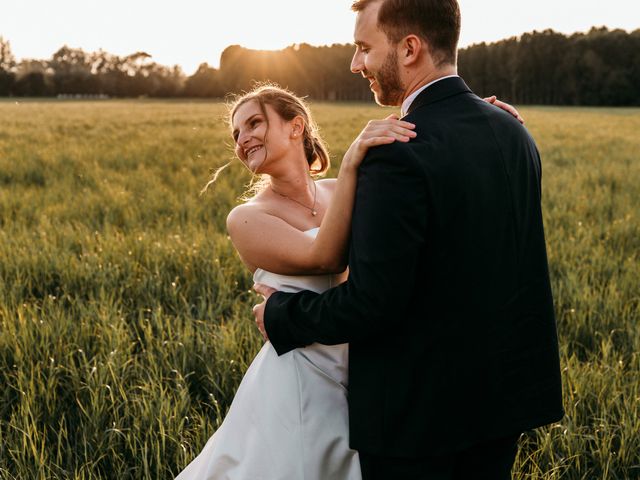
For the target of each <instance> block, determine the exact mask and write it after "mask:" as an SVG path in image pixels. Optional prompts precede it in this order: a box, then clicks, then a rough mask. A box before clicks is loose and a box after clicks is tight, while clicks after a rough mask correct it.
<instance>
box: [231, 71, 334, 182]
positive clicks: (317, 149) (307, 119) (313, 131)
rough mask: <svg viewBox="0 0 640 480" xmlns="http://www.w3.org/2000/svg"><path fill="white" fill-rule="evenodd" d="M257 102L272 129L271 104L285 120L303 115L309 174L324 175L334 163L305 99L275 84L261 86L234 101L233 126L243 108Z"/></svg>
mask: <svg viewBox="0 0 640 480" xmlns="http://www.w3.org/2000/svg"><path fill="white" fill-rule="evenodd" d="M251 101H255V102H256V103H257V104H258V105H259V106H260V110H261V111H262V115H264V117H265V119H266V122H267V129H268V128H269V119H268V117H267V109H266V106H267V105H269V106H271V108H273V109H274V110H275V111H276V113H277V114H278V115H279V116H280V118H282V119H283V120H284V121H286V122H289V121H291V120H293V119H294V118H295V117H297V116H300V117H302V119H303V120H304V132H303V134H302V138H303V145H304V154H305V156H306V158H307V163H308V164H309V173H310V174H311V175H312V176H314V177H316V176H322V175H324V174H325V173H326V172H327V170H329V167H330V166H331V162H330V160H329V153H328V152H327V148H326V146H325V145H324V142H323V141H322V139H321V138H320V135H319V133H318V126H317V125H316V123H315V121H314V120H313V118H312V116H311V112H310V111H309V107H308V106H307V105H306V103H305V102H304V100H302V99H301V98H300V97H298V96H297V95H295V94H294V93H292V92H290V91H289V90H287V89H284V88H282V87H279V86H278V85H275V84H272V83H266V84H259V85H257V86H256V87H255V88H254V89H253V90H251V91H250V92H248V93H245V94H244V95H241V96H239V97H237V98H235V99H234V100H233V102H232V103H231V105H230V109H229V124H230V125H231V123H232V122H233V117H234V115H235V114H236V112H237V111H238V108H240V107H241V106H242V105H244V104H245V103H247V102H251Z"/></svg>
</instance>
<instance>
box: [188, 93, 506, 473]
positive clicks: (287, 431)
mask: <svg viewBox="0 0 640 480" xmlns="http://www.w3.org/2000/svg"><path fill="white" fill-rule="evenodd" d="M491 100H494V99H493V98H492V99H491ZM491 100H490V101H491ZM498 105H504V107H503V108H505V109H507V110H509V109H510V108H511V107H510V106H508V105H506V104H498ZM510 111H511V110H510ZM230 121H231V127H232V130H233V139H234V141H235V152H236V155H237V157H238V158H239V159H240V161H241V162H242V163H243V164H244V165H245V166H246V167H247V168H248V169H249V170H251V172H253V173H254V174H261V175H264V176H265V178H267V179H268V180H267V181H265V182H264V185H263V186H262V187H261V188H260V191H259V192H258V193H257V194H256V195H255V196H254V197H253V198H251V199H250V200H249V201H248V202H246V203H244V204H242V205H240V206H238V207H236V208H234V209H233V210H232V211H231V213H230V214H229V216H228V218H227V228H228V231H229V235H230V237H231V240H232V242H233V244H234V246H235V247H236V249H237V250H238V253H239V254H240V257H241V259H242V261H243V262H244V264H245V265H246V266H247V268H249V269H250V270H251V271H252V272H253V273H254V281H255V282H256V283H262V284H265V285H268V286H271V287H273V288H275V289H277V290H280V291H285V292H296V291H300V290H312V291H315V292H318V293H320V292H322V291H324V290H326V289H328V288H330V287H332V286H335V285H337V284H338V283H340V282H343V281H344V280H345V279H346V272H345V270H346V258H347V244H348V238H349V231H350V223H351V211H352V207H353V202H354V197H355V188H356V180H357V170H358V166H359V164H360V162H361V161H362V159H363V158H364V155H365V153H366V151H367V150H368V149H369V148H371V147H374V146H377V145H382V144H386V143H392V142H395V141H398V142H408V141H410V140H411V139H412V138H414V137H415V136H416V133H415V132H414V131H413V128H414V125H413V124H411V123H408V122H404V121H402V120H400V119H398V117H397V116H395V115H391V116H389V117H387V118H386V119H384V120H378V121H371V122H369V123H368V125H367V126H366V127H365V128H364V130H363V131H362V132H361V133H360V135H359V136H358V137H357V138H356V140H355V141H354V142H353V143H352V145H351V146H350V147H349V149H348V151H347V152H346V154H345V156H344V158H343V160H342V163H341V166H340V171H339V174H338V179H337V180H336V179H323V180H314V177H318V176H320V175H322V174H324V173H325V172H326V171H327V170H328V168H329V155H328V153H327V151H326V149H325V147H324V145H323V142H322V140H321V139H320V137H319V135H318V133H317V128H316V125H315V123H314V121H313V119H312V117H311V115H310V112H309V110H308V108H307V106H306V105H305V104H304V102H303V101H302V100H301V99H300V98H298V97H296V96H295V95H293V94H292V93H290V92H288V91H287V90H284V89H281V88H279V87H276V86H272V85H263V86H260V87H257V88H256V89H254V90H253V91H251V92H250V93H248V94H246V95H244V96H242V97H240V98H239V99H238V100H236V102H235V103H234V104H233V106H232V107H231V115H230ZM263 333H264V332H263ZM347 362H348V345H347V344H343V345H333V346H326V345H320V344H313V345H310V346H308V347H305V348H299V349H296V350H293V351H291V352H289V353H287V354H285V355H282V356H281V357H278V355H277V354H276V352H275V350H274V349H273V347H272V346H271V344H270V343H269V342H267V343H265V345H264V346H263V347H262V349H261V350H260V352H259V353H258V355H257V356H256V357H255V359H254V360H253V362H252V363H251V365H250V367H249V368H248V370H247V372H246V374H245V376H244V378H243V380H242V382H241V384H240V386H239V388H238V391H237V392H236V395H235V397H234V400H233V402H232V404H231V407H230V408H229V412H228V413H227V416H226V418H225V420H224V422H223V423H222V425H221V426H220V428H219V429H218V430H217V431H216V433H215V434H214V435H213V436H212V437H211V438H210V439H209V441H208V442H207V444H206V445H205V446H204V448H203V450H202V452H201V453H200V455H198V456H197V457H196V458H195V459H194V460H193V461H192V462H191V463H190V464H189V465H188V466H187V468H186V469H185V470H184V471H183V472H182V473H180V475H179V476H178V477H177V480H196V479H198V480H257V479H264V480H302V479H305V480H331V479H335V480H360V478H361V474H360V463H359V459H358V453H357V452H356V451H355V450H351V449H350V448H349V441H348V435H349V429H348V418H347Z"/></svg>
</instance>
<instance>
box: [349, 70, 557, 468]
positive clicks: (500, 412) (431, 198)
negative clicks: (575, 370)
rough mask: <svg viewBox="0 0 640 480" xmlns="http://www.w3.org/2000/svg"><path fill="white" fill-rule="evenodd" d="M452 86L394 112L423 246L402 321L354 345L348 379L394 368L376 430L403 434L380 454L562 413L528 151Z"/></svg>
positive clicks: (522, 136) (508, 429) (505, 121)
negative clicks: (372, 343) (417, 203)
mask: <svg viewBox="0 0 640 480" xmlns="http://www.w3.org/2000/svg"><path fill="white" fill-rule="evenodd" d="M454 81H455V82H459V83H461V84H462V82H461V81H460V80H459V79H455V80H454ZM442 82H449V84H451V83H452V82H451V81H450V80H443V81H442ZM446 88H447V87H446V86H442V87H441V88H440V91H446ZM452 92H455V93H452V94H451V95H448V96H447V95H444V94H441V95H439V96H438V95H436V96H435V97H434V96H433V95H434V94H433V93H432V94H431V95H432V96H431V100H429V101H425V98H426V99H429V98H430V97H429V95H428V94H427V95H424V94H422V95H421V96H419V97H418V99H417V100H416V102H417V103H418V105H417V106H416V107H415V108H414V109H413V110H412V112H411V113H410V114H409V115H408V116H407V117H406V120H408V121H410V122H413V123H415V124H416V132H417V133H418V136H417V138H416V139H415V140H412V142H411V143H409V144H403V145H400V144H396V145H395V146H394V147H392V148H391V149H390V150H393V151H394V152H396V154H397V156H399V157H404V156H406V158H409V157H411V161H412V162H415V164H416V165H418V169H419V171H420V172H419V174H420V175H421V176H423V178H424V188H425V195H424V198H426V200H425V203H424V205H422V206H421V208H420V209H418V210H417V211H418V213H417V215H422V216H423V218H420V219H419V223H421V224H424V225H426V231H425V241H424V249H423V253H422V255H421V256H420V262H421V264H420V265H419V266H418V272H419V276H418V278H417V280H416V284H415V287H414V288H415V291H414V292H413V295H411V298H412V301H411V304H410V305H407V307H406V309H405V310H404V311H403V312H402V313H400V315H405V316H408V317H409V318H410V326H409V328H408V329H407V330H406V334H401V335H398V336H392V337H390V339H389V345H388V349H387V352H386V353H383V354H382V355H381V354H380V353H379V351H378V352H376V353H374V352H373V351H372V352H371V355H369V354H368V353H369V352H367V351H366V348H364V349H363V351H362V352H361V353H362V356H360V347H359V345H355V344H352V348H353V353H352V362H355V365H353V366H352V370H353V371H354V373H353V375H356V373H355V371H356V370H359V368H360V364H361V362H362V368H365V367H364V365H365V364H368V365H369V367H368V368H371V364H370V363H369V362H376V361H379V362H380V363H381V365H380V368H383V369H387V370H392V369H395V371H396V372H397V374H396V376H397V378H396V379H395V381H394V383H393V389H394V391H393V395H390V394H389V393H388V392H387V394H386V395H385V396H386V397H387V399H388V400H387V401H386V404H385V407H384V408H385V411H386V412H385V417H386V418H387V421H388V423H387V424H386V428H385V434H384V435H385V436H386V435H390V436H392V437H393V438H395V439H403V440H401V441H400V442H396V443H395V445H394V446H391V445H385V447H384V448H385V449H387V450H389V451H388V452H387V454H391V455H403V454H407V453H408V454H410V455H413V454H417V455H420V454H421V452H422V453H424V452H425V441H426V443H427V451H429V450H430V451H432V452H433V453H438V452H447V451H452V450H459V449H463V448H465V447H466V446H468V445H472V444H474V443H478V442H481V441H483V440H486V439H491V438H499V437H501V436H508V435H511V434H513V433H517V432H521V431H523V430H526V429H530V428H533V427H536V426H539V425H543V424H546V423H549V422H551V421H555V420H557V419H558V418H560V417H561V416H562V405H561V394H560V378H559V364H558V351H557V340H556V333H555V332H556V331H555V320H554V313H553V303H552V297H551V289H550V285H549V275H548V267H547V257H546V250H545V241H544V233H543V225H542V213H541V207H540V197H541V192H540V178H541V169H540V159H539V156H538V152H537V149H536V146H535V144H534V142H533V140H532V138H531V137H530V135H529V134H528V133H527V131H526V130H525V129H524V127H522V126H521V125H520V124H519V123H518V122H517V120H515V119H514V118H513V117H511V116H510V115H509V114H507V113H505V112H503V111H501V110H500V109H498V108H496V107H493V106H491V105H489V104H487V103H486V102H484V101H482V100H481V99H479V98H478V97H477V96H475V95H473V94H472V93H471V92H469V91H468V90H466V88H465V89H464V91H463V90H459V91H458V90H456V89H452ZM425 93H426V92H425ZM421 100H422V102H421ZM397 161H403V158H397ZM392 321H393V320H392V319H390V322H392ZM385 348H386V347H385ZM355 395H356V396H357V393H356V394H355ZM389 399H390V400H389ZM363 401H364V399H363ZM353 403H360V401H359V399H358V398H355V399H353V402H352V404H353ZM357 409H358V406H357V405H353V407H352V409H351V412H352V415H354V414H355V415H357V416H358V417H359V416H364V415H363V414H361V413H356V411H357ZM412 410H415V412H419V413H415V412H414V413H411V412H412ZM362 420H364V418H363V419H362ZM354 423H359V420H358V419H354ZM363 426H364V425H363ZM352 433H353V434H354V435H356V438H357V441H356V442H354V444H356V445H358V444H360V443H362V442H361V441H360V438H359V437H360V435H359V433H358V428H357V427H355V428H352ZM364 433H365V432H364V429H363V431H362V434H363V435H364ZM369 434H371V431H369ZM382 442H383V443H386V442H385V440H382ZM364 443H366V441H365V442H364ZM399 443H401V444H399ZM378 445H379V444H378ZM360 448H363V447H360ZM378 448H379V447H376V445H375V444H374V443H371V450H377V449H378ZM363 449H364V450H368V449H367V448H366V446H364V448H363Z"/></svg>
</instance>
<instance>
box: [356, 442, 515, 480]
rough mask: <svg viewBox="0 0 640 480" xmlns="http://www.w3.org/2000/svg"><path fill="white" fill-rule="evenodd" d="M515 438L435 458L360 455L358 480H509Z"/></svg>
mask: <svg viewBox="0 0 640 480" xmlns="http://www.w3.org/2000/svg"><path fill="white" fill-rule="evenodd" d="M519 437H520V435H519V434H518V435H514V436H511V437H507V438H501V439H499V440H492V441H490V442H486V443H482V444H479V445H474V446H473V447H471V448H469V449H467V450H463V451H461V452H456V453H453V454H450V455H443V456H437V457H423V458H391V457H380V456H376V455H367V454H364V453H362V452H361V453H360V465H361V468H362V480H511V468H512V467H513V462H514V461H515V458H516V453H517V451H518V438H519Z"/></svg>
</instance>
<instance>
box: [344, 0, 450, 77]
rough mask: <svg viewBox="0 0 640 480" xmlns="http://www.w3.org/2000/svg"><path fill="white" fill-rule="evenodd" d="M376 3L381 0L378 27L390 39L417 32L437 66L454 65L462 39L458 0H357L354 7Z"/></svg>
mask: <svg viewBox="0 0 640 480" xmlns="http://www.w3.org/2000/svg"><path fill="white" fill-rule="evenodd" d="M375 2H382V5H381V6H380V11H379V12H378V26H379V27H380V29H381V30H382V31H383V32H385V34H386V35H387V38H388V39H389V40H390V41H391V42H393V43H397V42H399V41H400V40H402V38H404V37H405V36H407V35H410V34H414V35H418V36H419V37H421V38H422V39H423V40H425V41H426V42H427V45H429V49H430V53H431V56H432V57H433V59H434V62H435V63H436V65H437V66H441V65H444V64H452V65H455V63H456V59H457V51H458V40H459V39H460V6H459V5H458V1H457V0H355V1H354V2H353V5H351V9H352V10H353V11H354V12H360V11H362V10H364V9H365V8H366V7H367V6H368V5H370V4H372V3H375Z"/></svg>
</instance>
